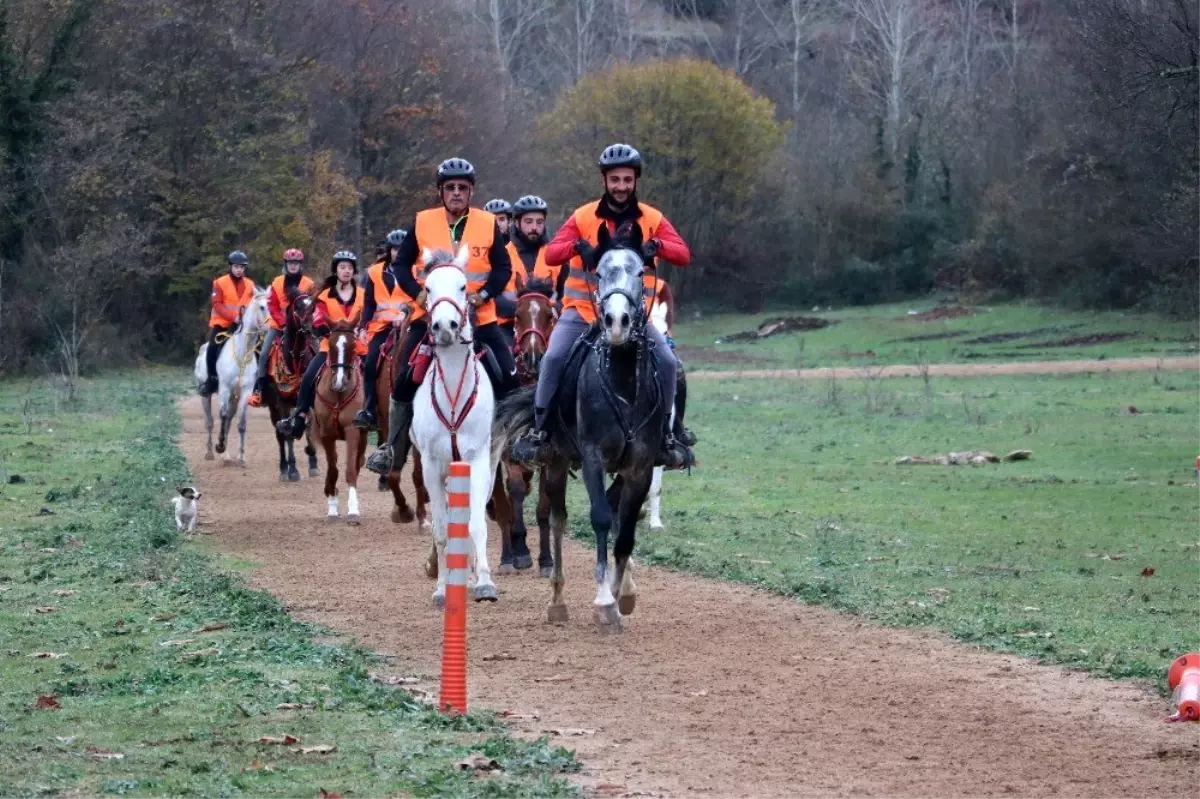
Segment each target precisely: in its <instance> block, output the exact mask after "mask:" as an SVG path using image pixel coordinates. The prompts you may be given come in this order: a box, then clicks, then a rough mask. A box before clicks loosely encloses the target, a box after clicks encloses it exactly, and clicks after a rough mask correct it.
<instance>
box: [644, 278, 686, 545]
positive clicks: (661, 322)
mask: <svg viewBox="0 0 1200 799" xmlns="http://www.w3.org/2000/svg"><path fill="white" fill-rule="evenodd" d="M650 324H652V325H654V326H655V327H657V328H658V329H659V331H661V332H662V334H663V336H670V335H671V328H672V327H674V325H675V295H674V294H673V293H672V292H671V286H670V285H669V284H667V283H665V282H664V283H659V284H658V292H657V296H656V297H655V298H654V304H653V305H651V306H650ZM679 375H680V379H682V377H683V370H682V369H681V370H679ZM671 426H672V427H674V426H675V403H674V402H672V403H671ZM662 483H663V467H662V466H655V467H654V477H653V479H651V481H650V529H651V530H662V529H663V523H662V514H661V510H662Z"/></svg>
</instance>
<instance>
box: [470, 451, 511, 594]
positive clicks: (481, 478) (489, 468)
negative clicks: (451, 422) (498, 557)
mask: <svg viewBox="0 0 1200 799" xmlns="http://www.w3.org/2000/svg"><path fill="white" fill-rule="evenodd" d="M491 449H492V448H491V446H486V447H483V448H482V449H481V451H480V453H479V454H478V455H476V456H475V459H474V460H473V461H471V526H470V530H471V543H472V544H474V549H475V589H474V597H475V601H476V602H483V601H485V600H486V601H488V602H495V601H496V600H497V599H499V598H500V592H499V591H498V590H497V589H496V584H495V583H493V582H492V570H491V568H490V567H489V566H488V557H487V534H488V528H487V503H488V491H489V489H491V488H492V487H493V486H495V485H497V484H498V480H499V470H498V469H496V468H495V465H494V464H493V463H492V453H491ZM500 488H501V497H502V499H503V500H504V502H503V503H496V510H497V513H499V512H500V505H501V504H503V505H504V506H505V507H507V506H508V497H505V496H503V488H504V487H503V485H501V486H500Z"/></svg>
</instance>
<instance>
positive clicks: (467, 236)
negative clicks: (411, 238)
mask: <svg viewBox="0 0 1200 799" xmlns="http://www.w3.org/2000/svg"><path fill="white" fill-rule="evenodd" d="M495 232H496V217H495V216H494V215H492V214H490V213H488V212H487V211H481V210H480V209H478V208H472V209H470V210H469V211H468V212H467V223H466V225H465V226H464V229H463V232H462V237H461V238H460V239H459V243H460V244H464V243H465V244H466V245H467V246H469V247H470V248H471V254H470V258H469V259H468V260H467V268H466V274H467V291H479V290H480V289H481V288H483V284H484V283H486V282H487V279H488V275H490V274H491V273H492V264H491V262H490V261H489V260H488V252H489V251H490V250H491V248H492V241H493V238H492V237H493V235H494V234H495ZM409 235H415V236H416V237H417V252H422V251H424V250H425V249H426V248H428V249H430V250H435V249H436V250H445V251H446V252H451V253H452V252H455V248H454V243H453V242H452V241H451V240H450V225H449V224H447V223H446V210H445V209H444V208H430V209H429V210H427V211H421V212H420V213H419V214H417V223H416V225H415V229H414V231H413V233H411V234H409ZM417 280H418V282H420V283H421V285H422V286H424V285H425V270H424V269H423V268H422V269H421V271H420V274H419V275H418V277H417ZM424 315H425V309H424V308H415V309H414V310H413V315H412V317H411V321H416V320H417V319H420V318H421V317H423V316H424ZM495 321H496V303H495V302H492V301H491V300H488V301H487V302H485V303H484V304H483V305H480V306H479V307H478V308H476V309H475V324H477V325H486V324H491V323H492V322H495Z"/></svg>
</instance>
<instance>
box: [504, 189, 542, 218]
mask: <svg viewBox="0 0 1200 799" xmlns="http://www.w3.org/2000/svg"><path fill="white" fill-rule="evenodd" d="M535 211H541V212H542V213H543V214H548V213H550V206H548V205H546V201H545V200H543V199H542V198H541V197H538V196H537V195H536V194H526V195H525V196H524V197H522V198H521V199H519V200H517V201H516V202H515V203H513V207H512V212H513V217H514V218H520V217H521V216H524V215H525V214H532V213H534V212H535Z"/></svg>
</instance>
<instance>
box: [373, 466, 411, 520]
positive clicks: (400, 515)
mask: <svg viewBox="0 0 1200 799" xmlns="http://www.w3.org/2000/svg"><path fill="white" fill-rule="evenodd" d="M380 479H381V480H383V481H384V488H386V489H388V490H390V491H391V492H392V521H393V522H395V523H396V524H408V523H409V522H411V521H412V520H413V519H415V518H416V517H415V516H414V515H413V512H412V508H410V507H408V500H406V499H405V498H404V492H403V491H401V490H400V473H399V472H388V474H387V475H386V476H385V475H380Z"/></svg>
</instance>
